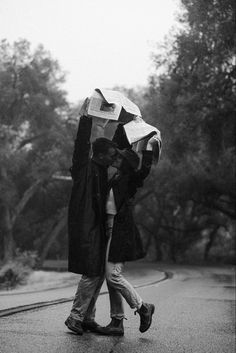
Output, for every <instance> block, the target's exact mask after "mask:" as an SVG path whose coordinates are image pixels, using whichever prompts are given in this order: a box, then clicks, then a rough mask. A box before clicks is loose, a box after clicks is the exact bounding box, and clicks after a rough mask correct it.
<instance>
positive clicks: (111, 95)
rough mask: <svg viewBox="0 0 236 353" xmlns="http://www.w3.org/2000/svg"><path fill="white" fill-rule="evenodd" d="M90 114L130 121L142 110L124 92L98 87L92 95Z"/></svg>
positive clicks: (124, 121)
mask: <svg viewBox="0 0 236 353" xmlns="http://www.w3.org/2000/svg"><path fill="white" fill-rule="evenodd" d="M88 114H89V115H90V116H93V117H97V118H102V119H108V120H113V121H117V122H120V123H128V122H129V121H131V120H133V119H134V117H136V116H140V117H141V112H140V110H139V108H138V106H137V105H136V104H134V103H133V102H131V100H129V99H128V98H127V97H125V96H124V95H123V94H122V93H120V92H117V91H113V90H108V89H98V88H96V89H95V90H94V92H93V94H92V96H91V97H90V100H89V105H88Z"/></svg>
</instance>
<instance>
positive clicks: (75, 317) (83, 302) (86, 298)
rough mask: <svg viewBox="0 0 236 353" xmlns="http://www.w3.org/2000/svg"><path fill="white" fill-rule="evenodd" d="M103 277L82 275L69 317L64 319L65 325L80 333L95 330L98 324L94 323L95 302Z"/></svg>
mask: <svg viewBox="0 0 236 353" xmlns="http://www.w3.org/2000/svg"><path fill="white" fill-rule="evenodd" d="M103 281H104V277H99V276H97V277H87V276H85V275H83V276H82V277H81V279H80V281H79V284H78V288H77V291H76V293H75V298H74V302H73V305H72V309H71V312H70V315H69V317H68V318H67V319H66V321H65V324H66V326H67V327H68V328H69V329H70V330H72V331H74V332H76V333H78V334H82V333H83V330H84V331H87V330H90V331H94V332H96V330H97V328H98V327H99V325H98V324H97V323H95V321H94V318H95V311H96V308H95V303H96V300H97V297H98V295H99V292H100V289H101V286H102V283H103Z"/></svg>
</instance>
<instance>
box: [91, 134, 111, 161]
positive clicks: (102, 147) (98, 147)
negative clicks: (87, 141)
mask: <svg viewBox="0 0 236 353" xmlns="http://www.w3.org/2000/svg"><path fill="white" fill-rule="evenodd" d="M111 147H113V148H117V144H116V143H115V142H112V141H111V140H109V139H107V138H106V137H99V138H97V139H96V140H95V141H94V142H93V143H92V149H93V155H94V156H97V155H98V154H99V153H104V154H106V153H107V152H108V150H109V148H111Z"/></svg>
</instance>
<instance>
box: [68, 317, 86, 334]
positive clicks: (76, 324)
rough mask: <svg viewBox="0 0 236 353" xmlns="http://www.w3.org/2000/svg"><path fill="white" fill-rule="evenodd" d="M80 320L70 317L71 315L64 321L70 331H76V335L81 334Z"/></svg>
mask: <svg viewBox="0 0 236 353" xmlns="http://www.w3.org/2000/svg"><path fill="white" fill-rule="evenodd" d="M81 324H82V323H81V321H79V320H75V319H72V317H70V316H69V317H68V318H67V319H66V321H65V325H66V326H67V327H68V329H70V330H71V331H73V332H75V333H77V334H78V335H82V334H83V329H82V325H81Z"/></svg>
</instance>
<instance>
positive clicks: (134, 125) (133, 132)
mask: <svg viewBox="0 0 236 353" xmlns="http://www.w3.org/2000/svg"><path fill="white" fill-rule="evenodd" d="M124 130H125V133H126V137H127V139H128V141H129V143H130V144H133V143H136V142H138V141H140V140H143V139H146V138H148V137H149V138H151V137H152V136H153V135H157V138H158V139H159V140H160V141H161V133H160V131H159V130H158V129H157V128H156V127H155V126H152V125H150V124H147V123H145V121H144V120H143V119H142V118H140V117H137V118H135V119H133V120H132V121H130V122H129V123H127V124H125V125H124Z"/></svg>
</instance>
